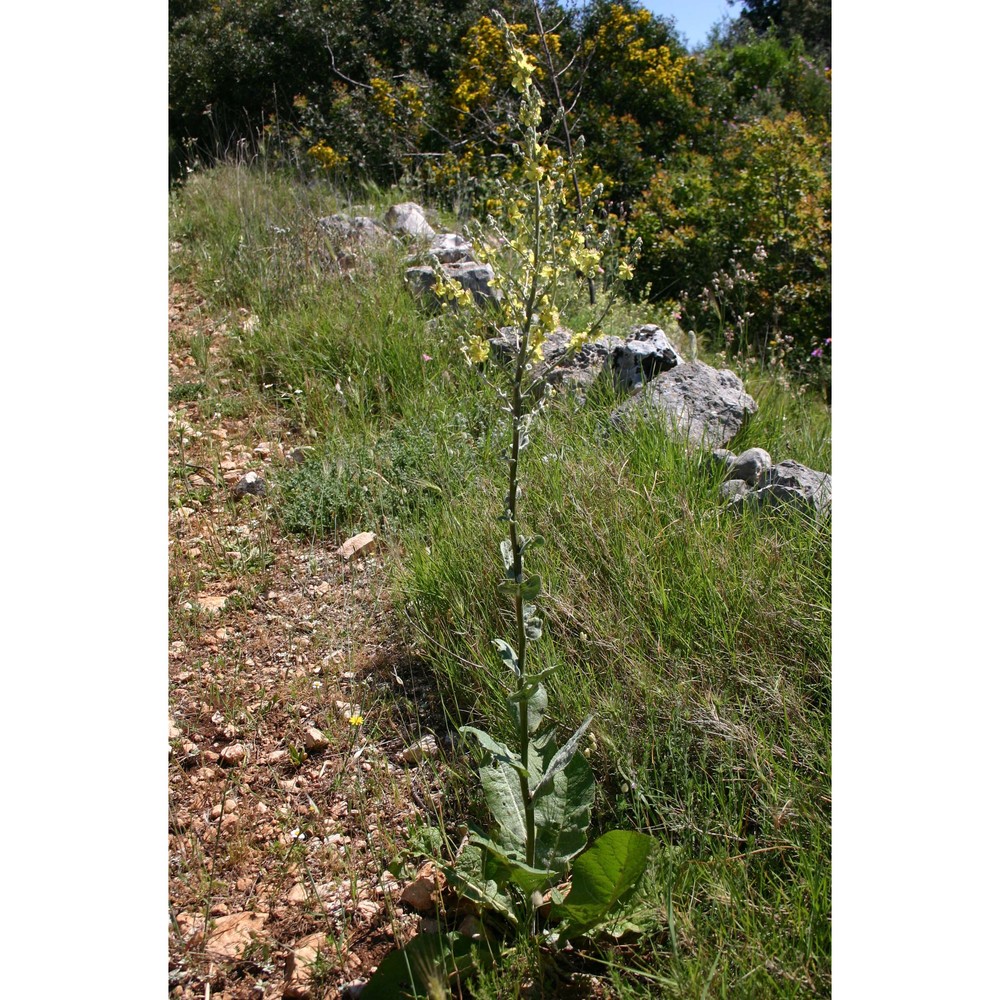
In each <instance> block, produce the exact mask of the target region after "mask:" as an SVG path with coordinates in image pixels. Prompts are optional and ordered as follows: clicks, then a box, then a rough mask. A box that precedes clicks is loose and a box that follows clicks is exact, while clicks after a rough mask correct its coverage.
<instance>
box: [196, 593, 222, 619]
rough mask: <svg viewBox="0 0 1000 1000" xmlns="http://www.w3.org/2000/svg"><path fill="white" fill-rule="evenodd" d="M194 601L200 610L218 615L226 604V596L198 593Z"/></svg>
mask: <svg viewBox="0 0 1000 1000" xmlns="http://www.w3.org/2000/svg"><path fill="white" fill-rule="evenodd" d="M194 603H195V604H196V605H197V607H198V610H199V611H203V612H204V613H205V614H207V615H212V616H213V617H214V616H215V615H218V614H220V613H221V612H222V609H223V608H224V607H225V606H226V598H225V597H224V596H222V595H221V594H198V595H197V596H196V597H195V599H194Z"/></svg>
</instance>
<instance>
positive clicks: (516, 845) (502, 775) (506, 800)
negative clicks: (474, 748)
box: [479, 761, 528, 861]
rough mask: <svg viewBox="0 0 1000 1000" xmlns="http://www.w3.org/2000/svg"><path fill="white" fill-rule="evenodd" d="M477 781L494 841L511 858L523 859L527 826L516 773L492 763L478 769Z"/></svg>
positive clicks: (507, 765)
mask: <svg viewBox="0 0 1000 1000" xmlns="http://www.w3.org/2000/svg"><path fill="white" fill-rule="evenodd" d="M479 781H480V783H481V784H482V786H483V794H484V795H485V796H486V805H487V806H488V807H489V810H490V812H491V813H492V814H493V819H494V820H495V821H496V831H495V835H496V839H497V841H498V842H499V844H500V846H501V847H502V848H503V852H504V853H505V854H506V855H507V856H508V857H511V858H517V859H519V860H522V861H523V860H525V854H524V852H525V844H526V843H527V829H528V828H527V825H526V823H525V819H524V803H523V802H522V800H521V781H520V779H519V777H518V772H517V771H516V770H515V769H514V768H513V767H512V766H510V765H509V764H507V763H501V762H500V761H496V762H495V763H493V764H487V765H484V766H483V767H481V768H480V769H479Z"/></svg>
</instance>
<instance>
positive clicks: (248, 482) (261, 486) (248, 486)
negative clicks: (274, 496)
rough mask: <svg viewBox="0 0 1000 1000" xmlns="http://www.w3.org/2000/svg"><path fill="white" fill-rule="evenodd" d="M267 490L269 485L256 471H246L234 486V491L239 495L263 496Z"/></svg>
mask: <svg viewBox="0 0 1000 1000" xmlns="http://www.w3.org/2000/svg"><path fill="white" fill-rule="evenodd" d="M266 491H267V486H266V485H265V483H264V480H263V479H261V477H260V476H258V475H257V473H256V472H248V473H246V475H244V476H243V477H242V478H241V479H240V481H239V482H238V483H237V484H236V485H235V486H234V487H233V493H234V494H235V495H236V496H237V497H245V496H247V495H250V496H255V497H262V496H263V495H264V493H265V492H266Z"/></svg>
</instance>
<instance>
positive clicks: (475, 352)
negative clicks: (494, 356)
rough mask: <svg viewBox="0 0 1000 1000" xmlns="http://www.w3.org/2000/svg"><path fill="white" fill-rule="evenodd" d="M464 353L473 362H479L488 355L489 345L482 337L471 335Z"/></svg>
mask: <svg viewBox="0 0 1000 1000" xmlns="http://www.w3.org/2000/svg"><path fill="white" fill-rule="evenodd" d="M466 354H467V356H468V358H469V360H470V361H471V362H472V363H473V364H479V362H481V361H485V360H486V359H487V358H488V357H489V356H490V346H489V344H487V343H486V341H485V340H483V338H482V337H472V338H471V339H470V340H469V343H468V346H467V348H466Z"/></svg>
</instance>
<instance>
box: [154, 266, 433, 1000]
mask: <svg viewBox="0 0 1000 1000" xmlns="http://www.w3.org/2000/svg"><path fill="white" fill-rule="evenodd" d="M246 319H247V317H246V316H245V315H242V316H241V315H239V314H233V315H232V316H229V317H226V318H225V320H224V321H223V320H220V319H219V318H218V317H216V316H213V315H212V314H211V313H210V311H209V310H208V308H207V307H206V305H205V303H204V302H203V301H201V300H200V299H199V297H198V295H197V294H196V292H195V291H194V290H193V289H191V288H189V287H186V286H181V285H175V286H174V287H173V288H172V289H171V307H170V385H171V404H170V440H169V461H170V515H169V530H170V543H169V544H170V649H169V682H170V765H169V793H170V806H169V814H170V872H169V878H170V924H171V932H170V994H171V996H175V997H184V998H188V997H191V998H193V997H198V1000H206V998H208V997H210V996H211V997H217V998H223V997H225V998H230V1000H242V998H251V997H253V998H277V997H282V996H286V997H306V996H310V997H324V996H339V995H340V987H342V986H343V985H344V984H346V983H349V982H351V981H353V980H357V979H365V978H367V977H368V975H369V974H370V972H371V969H372V967H373V966H374V965H375V964H377V961H378V959H379V958H380V957H381V955H382V954H384V953H385V952H386V951H388V950H389V949H390V948H391V947H395V946H396V944H397V942H400V941H402V940H405V939H406V938H407V937H408V936H410V935H412V934H413V933H415V932H416V925H417V923H418V922H419V920H420V919H421V917H420V914H419V912H417V911H416V910H415V909H414V907H412V906H409V905H404V904H401V902H400V895H401V892H402V890H403V889H405V888H406V887H407V885H408V883H409V882H411V881H412V880H413V878H414V876H415V875H416V873H415V872H414V871H413V870H412V869H406V868H403V867H401V857H402V855H401V851H402V849H403V845H404V843H405V834H406V832H407V829H408V825H412V824H413V822H414V820H415V818H416V817H417V816H418V815H419V814H420V812H421V811H422V810H426V809H430V810H432V811H433V808H434V805H435V803H436V802H438V801H439V797H440V791H439V780H438V775H437V774H436V773H435V767H436V766H437V765H436V763H435V762H434V761H433V760H428V759H423V760H418V762H416V763H415V764H410V763H407V762H404V761H402V760H401V759H400V757H399V754H400V751H402V750H403V749H404V748H405V747H406V746H407V744H408V743H410V742H411V741H412V740H414V739H416V737H417V735H419V734H420V733H421V732H426V729H423V730H422V729H421V728H420V725H419V723H420V721H421V719H422V718H424V712H425V710H426V708H427V706H426V704H425V697H426V692H424V693H421V692H422V690H423V688H422V685H421V683H420V681H419V679H418V678H414V677H413V676H412V674H411V673H410V672H409V671H408V670H407V668H406V664H407V663H408V662H412V661H408V660H407V657H406V653H405V650H402V649H400V648H399V647H398V646H396V645H394V644H393V643H391V642H390V639H389V636H388V630H389V624H388V623H389V616H388V613H387V607H386V589H385V586H386V581H385V576H386V574H385V568H384V558H385V553H384V552H380V551H379V550H378V549H377V548H376V549H375V550H374V551H373V552H371V553H369V554H367V555H364V556H362V557H360V558H357V559H355V560H352V561H345V559H343V558H342V557H341V556H339V555H338V554H337V552H336V549H337V546H338V544H339V541H342V540H329V541H324V542H322V543H318V542H317V543H314V544H310V543H309V542H307V541H293V540H290V539H289V538H287V537H283V535H282V533H281V531H280V525H279V524H278V523H277V520H276V515H275V513H274V509H273V506H272V503H273V501H272V494H273V489H271V488H272V487H273V480H274V472H275V471H276V470H277V469H278V468H279V467H280V466H281V465H282V464H283V463H285V462H289V461H293V460H294V454H293V449H294V448H295V447H297V446H301V445H305V444H308V443H309V442H308V441H307V440H305V439H302V438H299V437H297V436H296V432H295V429H294V428H293V427H292V426H291V425H290V424H289V423H288V422H287V420H286V419H284V418H282V416H281V415H280V414H278V413H276V412H275V411H274V409H273V408H271V409H269V408H268V407H267V405H266V403H265V402H264V401H262V400H261V399H260V398H259V397H257V396H256V395H255V394H254V393H252V392H240V391H239V389H238V386H239V384H240V383H239V377H238V375H237V374H236V373H234V372H231V371H228V370H227V367H226V364H227V363H226V357H225V350H224V344H225V338H226V337H227V335H228V334H229V332H230V331H234V330H236V329H237V327H238V324H239V323H240V322H244V321H246ZM248 471H253V472H256V473H257V474H258V476H259V477H260V478H261V479H262V480H263V482H264V484H265V486H266V487H267V488H269V489H270V492H265V493H264V495H262V496H254V495H247V496H243V497H241V498H238V497H236V495H235V490H236V487H237V484H238V483H239V481H240V479H241V477H242V476H243V475H244V473H246V472H248ZM411 897H412V893H411V894H410V895H409V896H408V897H407V898H408V899H410V898H411ZM425 912H426V906H425ZM206 922H207V925H208V935H207V938H206V934H205V928H206Z"/></svg>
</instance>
